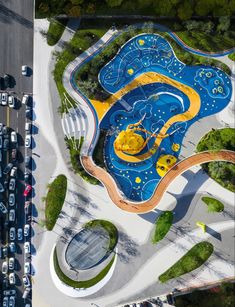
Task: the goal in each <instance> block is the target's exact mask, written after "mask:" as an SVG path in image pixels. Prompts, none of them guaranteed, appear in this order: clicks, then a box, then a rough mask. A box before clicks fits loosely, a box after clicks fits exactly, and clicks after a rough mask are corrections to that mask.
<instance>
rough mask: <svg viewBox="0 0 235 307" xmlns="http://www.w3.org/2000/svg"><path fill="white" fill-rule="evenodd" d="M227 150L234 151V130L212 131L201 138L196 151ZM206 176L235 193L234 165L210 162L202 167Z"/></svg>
mask: <svg viewBox="0 0 235 307" xmlns="http://www.w3.org/2000/svg"><path fill="white" fill-rule="evenodd" d="M221 149H227V150H232V151H235V129H234V128H224V129H218V130H212V131H210V132H208V133H207V134H206V135H204V136H203V137H202V139H201V140H200V141H199V143H198V145H197V151H198V152H201V151H205V150H221ZM202 168H203V169H204V170H205V171H206V172H207V173H208V175H209V176H210V177H211V178H212V179H214V180H215V181H216V182H218V183H219V184H220V185H222V186H223V187H224V188H226V189H228V190H230V191H232V192H235V164H233V163H229V162H222V161H220V162H210V163H205V164H203V165H202Z"/></svg>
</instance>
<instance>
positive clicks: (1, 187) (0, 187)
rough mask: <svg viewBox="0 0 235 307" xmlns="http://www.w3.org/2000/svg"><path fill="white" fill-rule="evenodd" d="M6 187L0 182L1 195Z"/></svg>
mask: <svg viewBox="0 0 235 307" xmlns="http://www.w3.org/2000/svg"><path fill="white" fill-rule="evenodd" d="M4 190H5V189H4V186H3V185H2V184H1V182H0V193H2V192H4Z"/></svg>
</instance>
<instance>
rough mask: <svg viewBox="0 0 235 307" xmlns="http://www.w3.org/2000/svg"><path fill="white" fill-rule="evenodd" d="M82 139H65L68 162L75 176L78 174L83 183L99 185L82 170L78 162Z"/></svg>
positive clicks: (79, 161) (97, 181)
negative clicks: (68, 156)
mask: <svg viewBox="0 0 235 307" xmlns="http://www.w3.org/2000/svg"><path fill="white" fill-rule="evenodd" d="M83 141H84V138H83V137H81V139H80V140H74V138H71V139H68V138H67V137H66V138H65V142H66V146H67V148H68V149H69V153H70V161H71V164H72V168H73V171H74V173H75V174H79V175H80V176H81V177H82V178H83V179H84V180H85V181H87V182H89V183H91V184H99V183H100V182H99V180H97V179H96V178H94V177H92V176H91V175H89V174H88V173H87V172H86V171H85V170H84V168H83V166H82V164H81V160H80V151H81V148H82V144H83Z"/></svg>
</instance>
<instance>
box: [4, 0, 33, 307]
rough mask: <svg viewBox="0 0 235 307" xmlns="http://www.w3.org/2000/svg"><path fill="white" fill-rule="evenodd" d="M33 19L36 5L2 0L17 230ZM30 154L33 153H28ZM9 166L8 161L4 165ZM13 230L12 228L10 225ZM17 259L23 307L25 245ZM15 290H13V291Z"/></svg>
mask: <svg viewBox="0 0 235 307" xmlns="http://www.w3.org/2000/svg"><path fill="white" fill-rule="evenodd" d="M33 18H34V1H30V0H8V1H4V0H0V76H3V75H4V74H5V73H7V74H9V75H10V76H11V77H12V81H13V82H12V87H11V88H10V89H7V91H8V92H10V93H11V94H13V95H14V96H15V97H16V98H17V100H18V101H17V107H16V109H10V108H9V107H3V106H0V122H1V123H3V124H5V125H7V126H9V127H10V128H12V129H13V130H15V131H16V132H17V133H18V135H17V137H18V144H19V147H18V161H19V164H18V167H19V168H20V171H19V172H18V179H19V180H17V194H16V204H17V207H16V225H15V227H16V229H17V228H23V226H24V223H25V213H24V201H25V199H24V197H23V191H24V183H23V174H24V157H25V147H24V137H25V107H22V106H21V103H20V101H21V99H22V96H23V94H26V93H27V94H32V86H33V74H32V68H33ZM24 64H26V65H28V66H29V67H30V68H31V71H30V76H28V77H25V76H22V75H21V66H22V65H24ZM28 154H30V150H29V152H28ZM5 162H6V161H5ZM11 226H12V225H11ZM16 243H17V244H16V247H17V253H16V254H15V258H16V265H17V267H16V271H15V273H16V274H17V276H18V277H17V278H16V289H17V303H16V305H17V306H19V307H20V306H24V303H25V302H23V300H22V299H21V297H22V294H23V291H24V290H23V285H22V276H23V268H24V251H23V241H22V242H20V243H19V242H17V241H16ZM13 288H14V287H13Z"/></svg>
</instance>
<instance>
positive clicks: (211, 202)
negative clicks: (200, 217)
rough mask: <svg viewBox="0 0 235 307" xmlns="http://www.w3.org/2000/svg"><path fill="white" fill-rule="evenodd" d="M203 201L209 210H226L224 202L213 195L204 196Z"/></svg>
mask: <svg viewBox="0 0 235 307" xmlns="http://www.w3.org/2000/svg"><path fill="white" fill-rule="evenodd" d="M202 201H203V202H204V203H205V204H206V205H207V207H208V212H222V211H224V204H223V203H222V202H221V201H219V200H218V199H216V198H213V197H206V196H204V197H202Z"/></svg>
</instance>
